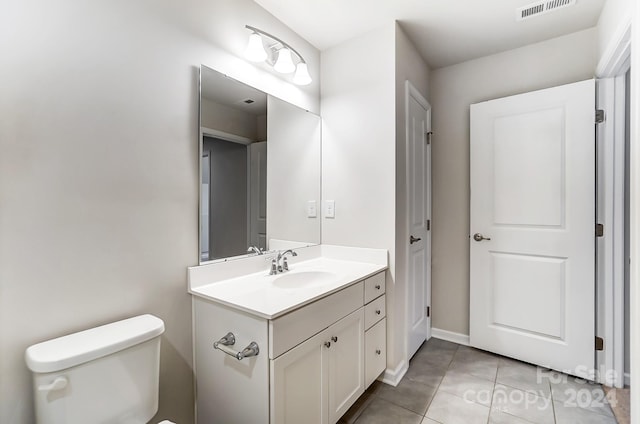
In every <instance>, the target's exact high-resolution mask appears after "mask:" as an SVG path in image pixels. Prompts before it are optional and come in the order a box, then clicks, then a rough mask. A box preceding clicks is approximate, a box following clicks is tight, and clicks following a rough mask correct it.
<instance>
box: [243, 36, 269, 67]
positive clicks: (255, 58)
mask: <svg viewBox="0 0 640 424" xmlns="http://www.w3.org/2000/svg"><path fill="white" fill-rule="evenodd" d="M244 56H245V57H246V58H247V59H248V60H250V61H252V62H264V61H265V60H266V59H267V52H266V51H265V50H264V46H263V45H262V37H261V36H260V34H258V33H255V32H254V33H252V34H251V35H250V36H249V43H247V48H246V50H245V51H244Z"/></svg>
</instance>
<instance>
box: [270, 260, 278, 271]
mask: <svg viewBox="0 0 640 424" xmlns="http://www.w3.org/2000/svg"><path fill="white" fill-rule="evenodd" d="M277 273H278V260H277V259H276V258H273V259H271V270H270V271H269V275H276V274H277Z"/></svg>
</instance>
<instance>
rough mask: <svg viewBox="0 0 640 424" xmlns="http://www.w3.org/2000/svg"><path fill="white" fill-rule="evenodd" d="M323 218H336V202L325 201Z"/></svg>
mask: <svg viewBox="0 0 640 424" xmlns="http://www.w3.org/2000/svg"><path fill="white" fill-rule="evenodd" d="M324 217H325V218H335V217H336V201H335V200H327V201H325V209H324Z"/></svg>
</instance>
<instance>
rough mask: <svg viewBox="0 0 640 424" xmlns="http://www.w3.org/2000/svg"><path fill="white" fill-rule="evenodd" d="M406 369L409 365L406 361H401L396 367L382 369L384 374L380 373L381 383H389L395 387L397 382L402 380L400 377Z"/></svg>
mask: <svg viewBox="0 0 640 424" xmlns="http://www.w3.org/2000/svg"><path fill="white" fill-rule="evenodd" d="M408 369H409V365H408V364H407V362H406V361H401V362H400V363H399V364H398V366H397V367H396V369H394V370H391V369H389V368H387V369H386V370H385V371H384V374H382V379H381V381H382V382H383V383H386V384H390V385H392V386H393V387H395V386H397V385H398V383H400V380H402V377H404V375H405V374H406V373H407V370H408Z"/></svg>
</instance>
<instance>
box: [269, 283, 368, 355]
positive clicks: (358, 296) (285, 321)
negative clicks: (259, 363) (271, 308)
mask: <svg viewBox="0 0 640 424" xmlns="http://www.w3.org/2000/svg"><path fill="white" fill-rule="evenodd" d="M363 289H364V288H363V282H359V283H357V284H354V285H352V286H349V287H347V288H346V289H344V290H340V291H339V292H336V293H334V294H332V295H329V296H327V297H325V298H322V299H320V300H317V301H315V302H313V303H311V304H309V305H307V306H303V307H302V308H300V309H296V310H295V311H292V312H290V313H288V314H286V315H283V316H281V317H279V318H276V319H274V320H272V321H269V358H271V359H274V358H277V357H278V356H280V355H282V354H283V353H284V352H286V351H288V350H289V349H291V348H292V347H294V346H297V345H298V344H300V343H302V342H303V341H305V340H307V339H308V338H309V337H311V336H313V335H314V334H316V333H318V332H319V331H322V330H324V329H325V328H327V327H329V326H330V325H331V324H333V323H334V322H336V321H338V320H340V319H341V318H343V317H346V316H347V315H349V314H350V313H351V312H353V311H355V310H356V309H358V308H361V307H362V305H363V303H362V292H363Z"/></svg>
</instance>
